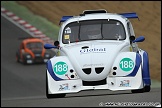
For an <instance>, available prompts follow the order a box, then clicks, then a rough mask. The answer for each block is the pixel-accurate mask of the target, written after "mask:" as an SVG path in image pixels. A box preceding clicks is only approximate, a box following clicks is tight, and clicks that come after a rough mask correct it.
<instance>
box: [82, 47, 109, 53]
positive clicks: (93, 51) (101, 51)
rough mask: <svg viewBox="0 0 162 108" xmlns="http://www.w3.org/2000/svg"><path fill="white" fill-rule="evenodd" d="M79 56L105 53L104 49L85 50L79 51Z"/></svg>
mask: <svg viewBox="0 0 162 108" xmlns="http://www.w3.org/2000/svg"><path fill="white" fill-rule="evenodd" d="M80 53H81V54H86V53H106V48H87V49H81V50H80Z"/></svg>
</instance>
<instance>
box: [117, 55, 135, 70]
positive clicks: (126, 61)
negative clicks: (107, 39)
mask: <svg viewBox="0 0 162 108" xmlns="http://www.w3.org/2000/svg"><path fill="white" fill-rule="evenodd" d="M119 66H120V68H121V69H122V70H123V71H126V72H127V71H130V70H132V69H133V67H134V62H133V60H132V59H130V58H123V59H122V60H121V61H120V63H119Z"/></svg>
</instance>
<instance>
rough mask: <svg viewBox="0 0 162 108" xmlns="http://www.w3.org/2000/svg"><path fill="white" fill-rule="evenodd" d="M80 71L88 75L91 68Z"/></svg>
mask: <svg viewBox="0 0 162 108" xmlns="http://www.w3.org/2000/svg"><path fill="white" fill-rule="evenodd" d="M82 70H83V72H84V73H86V74H90V73H91V68H85V69H82Z"/></svg>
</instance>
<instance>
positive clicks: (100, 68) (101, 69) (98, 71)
mask: <svg viewBox="0 0 162 108" xmlns="http://www.w3.org/2000/svg"><path fill="white" fill-rule="evenodd" d="M103 69H104V67H98V68H95V71H96V73H97V74H99V73H101V72H102V71H103Z"/></svg>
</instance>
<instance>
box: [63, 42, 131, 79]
mask: <svg viewBox="0 0 162 108" xmlns="http://www.w3.org/2000/svg"><path fill="white" fill-rule="evenodd" d="M126 45H128V43H126V42H118V43H116V42H115V43H114V42H112V43H97V42H95V43H86V44H84V45H83V44H82V45H79V44H78V45H74V46H73V45H69V46H65V47H63V48H62V51H63V52H64V53H65V54H66V55H67V56H68V58H69V60H70V62H71V64H72V65H73V67H74V69H75V70H76V72H77V73H78V75H79V77H80V78H81V79H82V80H85V81H96V80H103V79H104V78H106V77H107V76H108V73H109V72H110V69H111V67H112V64H113V62H114V59H115V57H116V56H117V54H118V53H119V52H120V50H121V49H122V48H123V47H125V46H126Z"/></svg>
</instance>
